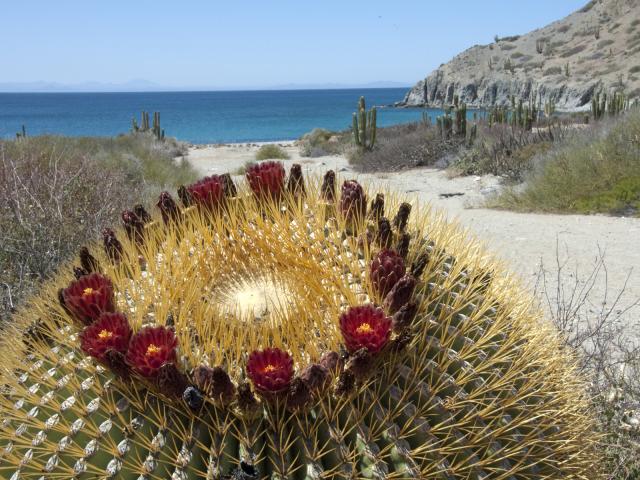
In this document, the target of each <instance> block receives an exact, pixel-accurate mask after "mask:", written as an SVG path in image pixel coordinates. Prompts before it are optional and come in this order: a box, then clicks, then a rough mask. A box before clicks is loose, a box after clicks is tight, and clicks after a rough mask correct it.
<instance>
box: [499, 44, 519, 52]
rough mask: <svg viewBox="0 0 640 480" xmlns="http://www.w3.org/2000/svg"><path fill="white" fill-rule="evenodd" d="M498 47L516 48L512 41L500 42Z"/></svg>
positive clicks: (505, 48) (504, 48)
mask: <svg viewBox="0 0 640 480" xmlns="http://www.w3.org/2000/svg"><path fill="white" fill-rule="evenodd" d="M500 48H501V49H502V50H513V49H514V48H517V47H516V46H515V45H514V44H512V43H501V44H500Z"/></svg>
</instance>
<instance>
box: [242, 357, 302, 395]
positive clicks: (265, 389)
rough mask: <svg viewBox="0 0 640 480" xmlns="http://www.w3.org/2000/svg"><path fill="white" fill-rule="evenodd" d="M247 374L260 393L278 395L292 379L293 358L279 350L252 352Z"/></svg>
mask: <svg viewBox="0 0 640 480" xmlns="http://www.w3.org/2000/svg"><path fill="white" fill-rule="evenodd" d="M247 373H248V374H249V378H250V379H251V381H252V382H253V385H254V387H255V388H256V390H257V391H259V392H260V393H267V394H268V393H279V392H282V391H284V390H287V389H288V388H289V385H290V384H291V380H292V379H293V358H291V355H289V354H288V353H287V352H284V351H282V350H280V349H279V348H267V349H265V350H261V351H255V352H252V353H251V355H249V362H248V363H247Z"/></svg>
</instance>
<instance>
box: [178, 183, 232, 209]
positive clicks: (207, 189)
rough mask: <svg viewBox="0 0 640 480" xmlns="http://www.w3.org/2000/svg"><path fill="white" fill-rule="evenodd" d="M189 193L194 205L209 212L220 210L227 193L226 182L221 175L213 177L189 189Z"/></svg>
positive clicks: (192, 185)
mask: <svg viewBox="0 0 640 480" xmlns="http://www.w3.org/2000/svg"><path fill="white" fill-rule="evenodd" d="M187 192H188V193H189V196H190V198H191V200H193V203H195V204H196V205H200V206H201V207H204V208H206V209H209V210H214V209H216V208H218V207H219V206H220V205H221V204H222V202H223V200H224V196H225V195H224V193H225V180H224V178H223V177H222V176H220V175H211V176H209V177H204V178H203V179H201V180H198V181H197V182H196V183H194V184H191V185H189V186H188V187H187Z"/></svg>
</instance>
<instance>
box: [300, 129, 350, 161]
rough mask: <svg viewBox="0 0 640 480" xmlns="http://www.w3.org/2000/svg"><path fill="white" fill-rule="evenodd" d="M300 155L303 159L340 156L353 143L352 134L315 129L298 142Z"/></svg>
mask: <svg viewBox="0 0 640 480" xmlns="http://www.w3.org/2000/svg"><path fill="white" fill-rule="evenodd" d="M298 143H299V147H300V155H302V156H303V157H324V156H327V155H339V154H341V153H343V152H344V151H345V149H346V148H347V147H348V146H349V145H350V143H351V132H350V131H348V132H332V131H329V130H325V129H323V128H314V129H313V130H311V131H310V132H309V133H305V134H304V135H303V136H302V138H300V140H299V141H298Z"/></svg>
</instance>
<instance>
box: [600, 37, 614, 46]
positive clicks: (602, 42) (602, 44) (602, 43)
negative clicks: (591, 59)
mask: <svg viewBox="0 0 640 480" xmlns="http://www.w3.org/2000/svg"><path fill="white" fill-rule="evenodd" d="M612 43H615V42H614V41H613V40H612V39H611V38H607V39H605V40H600V41H599V42H598V48H604V47H608V46H609V45H611V44H612Z"/></svg>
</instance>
